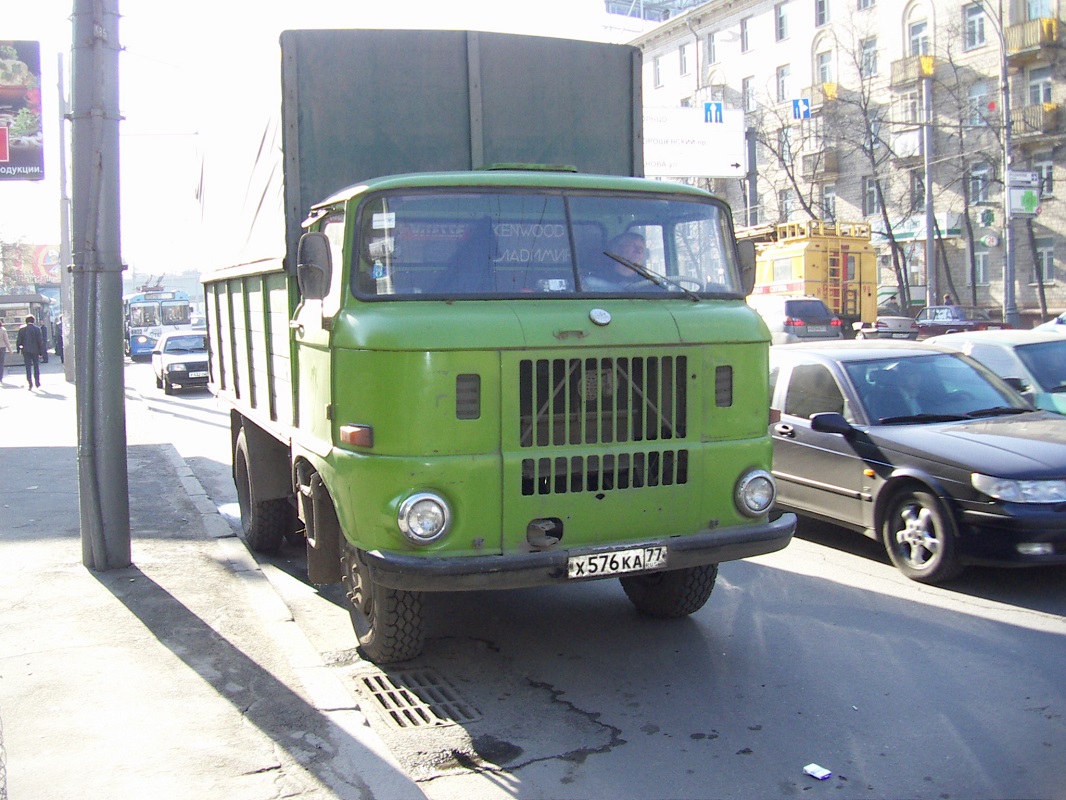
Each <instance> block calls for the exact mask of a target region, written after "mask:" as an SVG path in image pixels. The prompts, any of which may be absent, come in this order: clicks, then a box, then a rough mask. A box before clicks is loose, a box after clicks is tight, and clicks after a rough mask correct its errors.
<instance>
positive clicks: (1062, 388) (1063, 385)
mask: <svg viewBox="0 0 1066 800" xmlns="http://www.w3.org/2000/svg"><path fill="white" fill-rule="evenodd" d="M1048 392H1049V393H1050V394H1059V393H1060V392H1066V383H1060V384H1059V385H1058V386H1056V387H1054V388H1053V389H1048Z"/></svg>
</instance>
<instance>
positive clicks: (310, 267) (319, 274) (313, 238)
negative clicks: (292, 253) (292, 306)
mask: <svg viewBox="0 0 1066 800" xmlns="http://www.w3.org/2000/svg"><path fill="white" fill-rule="evenodd" d="M332 272H333V257H332V254H331V253H330V249H329V239H328V238H326V234H324V233H319V232H318V231H309V232H307V233H305V234H304V235H303V236H301V237H300V244H299V246H298V247H297V248H296V281H297V283H298V285H299V287H300V296H301V297H303V298H304V299H305V300H321V299H322V298H323V297H325V296H326V293H327V292H328V291H329V284H330V277H331V275H332Z"/></svg>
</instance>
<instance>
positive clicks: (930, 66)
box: [891, 56, 936, 88]
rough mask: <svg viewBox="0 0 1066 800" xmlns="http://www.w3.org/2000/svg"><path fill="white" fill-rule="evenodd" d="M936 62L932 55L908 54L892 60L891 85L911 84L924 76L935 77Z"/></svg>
mask: <svg viewBox="0 0 1066 800" xmlns="http://www.w3.org/2000/svg"><path fill="white" fill-rule="evenodd" d="M935 68H936V64H935V63H934V61H933V57H932V56H907V57H906V58H901V59H899V60H898V61H893V62H892V78H891V85H892V86H893V88H895V87H897V86H911V85H912V84H915V83H917V82H918V81H920V80H921V79H922V78H931V77H933V70H934V69H935Z"/></svg>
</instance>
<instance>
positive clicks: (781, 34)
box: [774, 3, 788, 42]
mask: <svg viewBox="0 0 1066 800" xmlns="http://www.w3.org/2000/svg"><path fill="white" fill-rule="evenodd" d="M787 6H788V4H787V3H778V4H777V5H776V6H774V37H775V38H776V39H777V41H779V42H780V41H781V40H782V39H787V38H788V11H787Z"/></svg>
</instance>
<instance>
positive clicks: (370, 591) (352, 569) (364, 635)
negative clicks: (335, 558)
mask: <svg viewBox="0 0 1066 800" xmlns="http://www.w3.org/2000/svg"><path fill="white" fill-rule="evenodd" d="M343 547H344V555H343V556H342V557H341V561H342V563H343V565H344V588H345V592H346V594H347V596H348V602H349V603H350V604H351V605H350V607H349V609H348V611H349V613H350V614H351V617H352V627H353V628H354V629H355V635H356V636H357V637H358V639H359V649H360V651H361V652H362V653H363V655H364V656H365V657H366V658H367V659H369V660H370V661H373V662H374V663H375V664H392V663H395V662H397V661H407V660H409V659H412V658H414V657H415V656H417V655H419V654H420V653H421V652H422V647H423V644H424V641H425V634H424V632H423V630H422V593H421V592H408V591H403V590H401V589H390V588H388V587H386V586H382V585H380V584H378V583H374V581H373V580H371V579H370V571H369V570H368V569H367V567H366V564H364V563H363V559H362V557H361V555H362V554H361V553H360V551H359V550H358V549H357V548H355V547H353V546H352V545H351V544H350V543H349V542H348V541H347V540H345V541H344V545H343Z"/></svg>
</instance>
